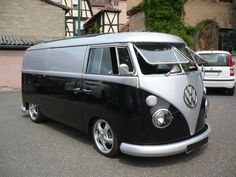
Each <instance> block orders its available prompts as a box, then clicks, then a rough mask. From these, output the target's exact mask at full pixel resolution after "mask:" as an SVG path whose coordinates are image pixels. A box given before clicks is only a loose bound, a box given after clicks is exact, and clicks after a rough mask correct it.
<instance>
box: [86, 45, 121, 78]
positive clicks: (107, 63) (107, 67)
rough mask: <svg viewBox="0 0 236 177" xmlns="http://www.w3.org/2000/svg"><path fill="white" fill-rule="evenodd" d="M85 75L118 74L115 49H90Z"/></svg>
mask: <svg viewBox="0 0 236 177" xmlns="http://www.w3.org/2000/svg"><path fill="white" fill-rule="evenodd" d="M87 73H89V74H102V75H112V74H118V67H117V60H116V53H115V47H106V48H93V49H90V51H89V61H88V65H87Z"/></svg>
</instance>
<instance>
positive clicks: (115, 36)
mask: <svg viewBox="0 0 236 177" xmlns="http://www.w3.org/2000/svg"><path fill="white" fill-rule="evenodd" d="M127 42H157V43H158V42H160V43H183V44H185V42H184V40H183V39H182V38H180V37H178V36H175V35H171V34H165V33H154V32H125V33H111V34H100V35H91V36H87V35H85V36H81V37H73V38H65V39H61V40H56V41H51V42H47V43H41V44H38V45H35V46H32V47H30V48H29V49H28V50H34V49H43V48H55V47H67V46H78V45H96V44H109V43H127Z"/></svg>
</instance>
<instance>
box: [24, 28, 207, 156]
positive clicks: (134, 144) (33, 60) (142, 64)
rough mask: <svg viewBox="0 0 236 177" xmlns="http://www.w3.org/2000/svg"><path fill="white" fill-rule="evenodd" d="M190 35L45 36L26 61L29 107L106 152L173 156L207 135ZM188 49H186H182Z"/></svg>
mask: <svg viewBox="0 0 236 177" xmlns="http://www.w3.org/2000/svg"><path fill="white" fill-rule="evenodd" d="M185 47H186V44H185V42H184V41H183V40H182V39H181V38H179V37H177V36H173V35H169V34H162V33H147V32H140V33H118V34H104V35H97V36H90V37H79V38H71V39H64V40H58V41H52V42H48V43H43V44H39V45H36V46H33V47H31V48H29V49H28V50H26V53H25V57H24V61H23V66H22V99H23V106H22V109H23V110H28V111H29V114H30V117H31V120H32V121H33V122H37V123H38V122H41V121H42V120H43V118H45V117H48V118H51V119H54V120H56V121H59V122H62V123H64V124H67V125H69V126H71V127H74V128H76V129H79V130H81V131H84V132H88V133H89V132H90V133H91V134H92V137H93V140H94V144H95V147H96V149H97V150H98V151H99V152H100V153H102V154H103V155H105V156H114V155H115V154H117V153H118V152H119V151H121V152H122V153H125V154H129V155H133V156H145V157H155V156H169V155H173V154H178V153H183V152H191V151H193V150H195V149H196V148H198V147H199V146H202V145H205V144H207V142H208V136H209V133H210V131H211V128H210V126H209V125H208V124H207V123H206V122H205V119H206V117H207V111H208V101H207V99H206V97H205V94H204V87H203V79H202V76H201V71H199V69H198V67H197V66H196V64H195V63H194V62H193V61H192V60H191V59H190V58H188V57H187V56H186V55H185V54H184V51H185ZM181 51H182V52H181Z"/></svg>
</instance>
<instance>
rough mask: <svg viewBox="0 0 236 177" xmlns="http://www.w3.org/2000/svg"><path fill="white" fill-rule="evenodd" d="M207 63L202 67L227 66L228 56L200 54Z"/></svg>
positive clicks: (222, 54)
mask: <svg viewBox="0 0 236 177" xmlns="http://www.w3.org/2000/svg"><path fill="white" fill-rule="evenodd" d="M199 55H200V56H202V57H203V58H204V59H205V60H206V61H207V63H206V64H204V66H228V65H229V60H228V54H224V53H200V54H199Z"/></svg>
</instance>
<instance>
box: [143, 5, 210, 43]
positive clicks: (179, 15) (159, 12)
mask: <svg viewBox="0 0 236 177" xmlns="http://www.w3.org/2000/svg"><path fill="white" fill-rule="evenodd" d="M185 2H186V0H165V1H163V0H143V2H142V4H141V9H142V10H143V11H144V13H145V18H146V19H145V20H146V27H147V30H148V31H158V32H164V33H170V34H174V35H177V36H180V37H182V38H183V39H184V40H185V41H186V42H187V44H188V45H189V46H190V47H192V46H193V37H194V35H195V34H196V32H197V31H198V30H200V29H201V28H202V26H203V25H204V24H206V23H208V22H209V20H203V21H202V22H200V23H199V24H197V25H196V26H195V27H190V26H185V24H184V22H183V14H184V4H185Z"/></svg>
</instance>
